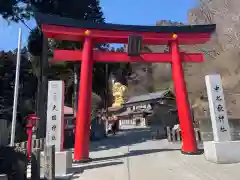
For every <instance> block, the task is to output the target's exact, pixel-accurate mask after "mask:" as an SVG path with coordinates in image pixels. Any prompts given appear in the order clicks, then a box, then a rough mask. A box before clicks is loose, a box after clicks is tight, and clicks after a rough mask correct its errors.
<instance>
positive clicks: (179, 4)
mask: <svg viewBox="0 0 240 180" xmlns="http://www.w3.org/2000/svg"><path fill="white" fill-rule="evenodd" d="M195 1H196V0H172V1H170V0H121V1H117V0H100V2H101V6H102V9H103V12H104V16H105V18H106V21H107V22H110V23H117V24H133V25H137V24H139V25H154V24H155V23H156V21H158V20H172V21H181V22H187V12H188V9H189V8H192V7H194V6H195ZM27 25H28V26H29V27H30V28H33V27H34V26H35V22H34V21H29V22H27ZM19 27H21V28H22V31H23V45H26V41H27V37H28V33H29V30H28V29H27V28H26V27H25V26H24V25H23V24H16V23H11V24H8V23H7V22H6V21H5V20H3V19H2V18H0V50H6V51H7V50H12V49H15V48H16V47H17V40H18V29H19Z"/></svg>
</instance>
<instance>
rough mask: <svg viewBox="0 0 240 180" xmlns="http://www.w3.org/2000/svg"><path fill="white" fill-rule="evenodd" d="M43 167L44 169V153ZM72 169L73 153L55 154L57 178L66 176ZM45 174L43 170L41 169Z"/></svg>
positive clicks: (42, 158) (42, 156) (42, 155)
mask: <svg viewBox="0 0 240 180" xmlns="http://www.w3.org/2000/svg"><path fill="white" fill-rule="evenodd" d="M41 167H44V153H42V154H41ZM70 168H72V152H71V151H62V152H56V153H55V176H56V177H58V176H66V175H67V174H69V169H70ZM41 174H43V168H41Z"/></svg>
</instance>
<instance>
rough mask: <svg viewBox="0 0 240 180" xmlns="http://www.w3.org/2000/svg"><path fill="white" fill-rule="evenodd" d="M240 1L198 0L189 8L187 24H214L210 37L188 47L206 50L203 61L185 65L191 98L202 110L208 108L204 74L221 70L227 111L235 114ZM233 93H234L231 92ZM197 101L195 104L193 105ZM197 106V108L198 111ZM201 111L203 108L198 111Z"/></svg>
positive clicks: (239, 71) (239, 88)
mask: <svg viewBox="0 0 240 180" xmlns="http://www.w3.org/2000/svg"><path fill="white" fill-rule="evenodd" d="M239 20H240V1H239V0H199V6H198V7H197V8H194V9H191V10H190V12H189V23H190V24H212V23H214V24H216V25H217V29H216V33H215V34H214V35H213V36H212V39H211V41H209V42H208V43H207V44H204V45H201V46H200V45H196V46H193V47H191V48H189V47H187V48H186V51H188V50H194V49H195V50H196V51H199V52H203V53H204V54H205V62H204V63H201V64H194V65H190V66H189V65H185V78H186V81H187V85H188V91H189V95H190V99H191V102H192V104H193V105H195V106H197V107H199V108H200V109H201V110H202V111H204V110H207V109H208V108H207V107H206V106H207V103H206V98H204V97H206V90H205V83H204V76H205V75H206V74H210V73H220V74H221V76H222V80H223V86H224V89H225V90H226V92H227V93H226V101H227V107H228V110H229V113H230V114H231V115H232V116H238V115H240V113H238V110H236V109H238V108H236V106H237V104H236V103H235V101H234V98H235V100H236V99H238V98H239V96H238V95H237V94H239V92H240V84H239V79H240V62H239V59H240V56H239V50H240V49H239V48H240V37H239V35H240V21H239ZM234 94H235V96H234ZM196 104H197V105H196ZM201 110H199V109H198V111H201ZM199 114H201V115H202V114H203V112H201V113H199Z"/></svg>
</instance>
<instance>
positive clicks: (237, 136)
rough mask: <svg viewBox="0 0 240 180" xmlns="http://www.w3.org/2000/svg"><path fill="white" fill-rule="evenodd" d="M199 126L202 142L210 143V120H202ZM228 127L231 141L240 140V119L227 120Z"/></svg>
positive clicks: (211, 135) (211, 134) (211, 136)
mask: <svg viewBox="0 0 240 180" xmlns="http://www.w3.org/2000/svg"><path fill="white" fill-rule="evenodd" d="M199 125H200V131H201V136H202V139H203V141H212V140H213V132H212V123H211V120H210V118H202V119H201V120H200V121H199ZM229 126H230V131H231V137H232V140H233V141H235V140H240V119H236V118H229Z"/></svg>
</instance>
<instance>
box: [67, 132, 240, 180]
mask: <svg viewBox="0 0 240 180" xmlns="http://www.w3.org/2000/svg"><path fill="white" fill-rule="evenodd" d="M179 146H180V145H176V144H170V143H168V142H167V141H166V140H157V141H154V140H152V139H151V133H150V130H148V129H135V130H129V131H128V130H125V131H124V132H122V133H120V134H118V135H117V136H115V137H110V138H108V139H106V140H104V141H101V142H95V143H93V144H92V152H91V157H92V158H94V161H93V162H91V163H88V164H84V165H81V166H79V165H75V167H74V168H73V169H72V170H73V171H74V172H76V173H75V175H74V177H73V179H76V180H160V179H161V180H171V179H174V180H228V179H229V180H230V179H231V180H239V178H240V164H230V165H222V164H218V165H217V164H212V163H209V162H207V161H206V160H205V159H204V156H203V155H200V156H186V155H182V154H181V153H180V151H179Z"/></svg>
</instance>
